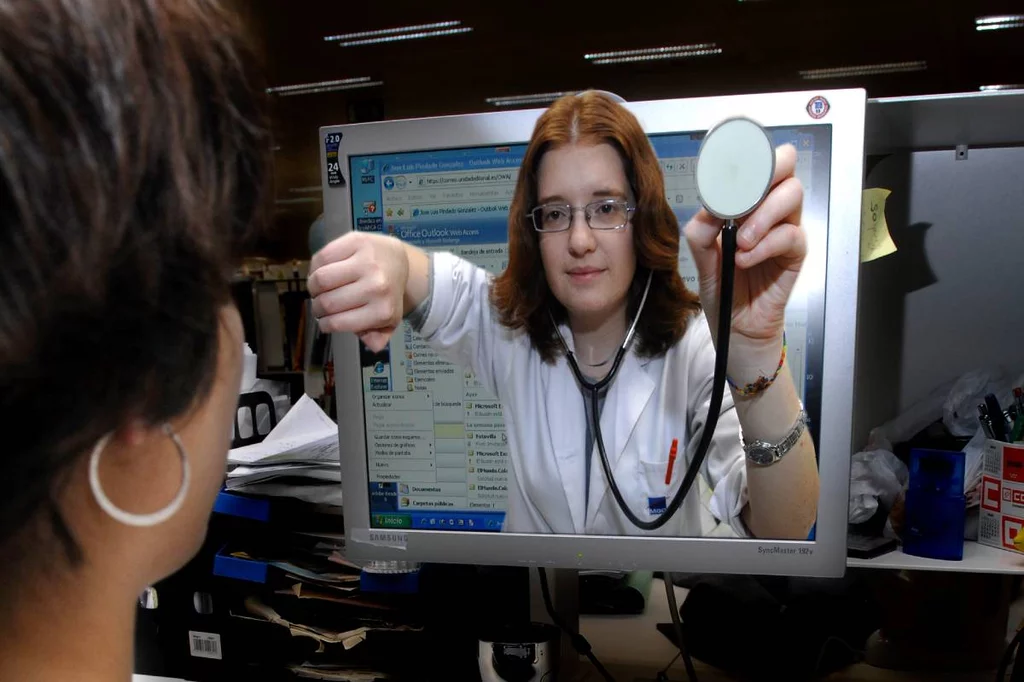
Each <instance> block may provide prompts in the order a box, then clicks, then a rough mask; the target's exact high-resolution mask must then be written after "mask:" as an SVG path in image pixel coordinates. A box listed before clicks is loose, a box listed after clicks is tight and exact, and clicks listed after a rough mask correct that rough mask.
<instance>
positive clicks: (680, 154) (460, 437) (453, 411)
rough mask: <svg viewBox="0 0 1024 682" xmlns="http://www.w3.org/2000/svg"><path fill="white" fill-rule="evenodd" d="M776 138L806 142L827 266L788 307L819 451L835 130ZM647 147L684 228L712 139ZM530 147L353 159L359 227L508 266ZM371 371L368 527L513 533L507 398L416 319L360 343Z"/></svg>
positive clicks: (803, 171)
mask: <svg viewBox="0 0 1024 682" xmlns="http://www.w3.org/2000/svg"><path fill="white" fill-rule="evenodd" d="M768 131H769V133H770V135H771V136H772V137H773V140H774V142H775V144H776V145H780V144H783V143H791V144H793V145H794V146H795V147H796V150H797V166H796V175H797V177H798V178H799V179H800V180H801V182H802V184H803V187H804V209H803V223H804V227H805V229H806V230H807V233H808V242H809V254H808V262H812V261H813V262H814V263H817V264H818V265H816V266H815V267H805V268H804V269H803V271H802V272H801V275H800V278H799V280H798V283H797V286H796V289H795V291H794V292H793V294H792V296H791V298H790V302H789V305H788V308H787V310H786V337H787V342H788V354H787V361H788V365H789V369H790V371H791V373H792V376H793V379H794V383H795V385H796V388H797V391H798V393H799V394H800V398H801V400H802V401H803V403H804V406H805V409H806V411H807V413H808V415H809V418H810V424H811V426H810V431H811V434H812V437H813V438H814V440H815V442H816V444H817V441H818V430H817V425H818V423H819V414H820V406H821V392H822V364H823V336H824V318H825V306H824V298H825V276H826V269H825V254H826V251H827V238H828V227H829V225H828V222H829V221H828V216H829V206H828V203H829V182H830V177H829V176H830V168H831V160H832V159H831V150H832V143H833V140H832V134H833V131H832V127H831V126H830V125H823V124H812V125H805V126H790V127H769V128H768ZM649 139H650V141H651V144H652V146H653V148H654V151H655V154H656V155H657V157H658V159H659V161H660V165H661V170H662V173H663V175H664V180H665V196H666V198H667V200H668V203H669V205H670V206H671V207H672V209H673V210H674V212H675V214H676V216H677V218H678V220H679V225H680V229H681V228H682V226H683V225H685V224H686V222H687V221H688V220H689V219H690V218H691V217H692V216H693V215H694V214H695V213H696V212H697V211H698V210H699V208H700V203H699V200H698V196H697V191H696V189H695V183H694V168H695V163H696V158H697V153H698V150H699V148H700V143H701V139H702V133H701V132H698V133H685V132H680V133H670V134H651V135H650V136H649ZM525 149H526V146H525V145H524V144H516V145H508V146H473V147H464V148H447V149H438V150H418V151H410V152H396V153H384V154H367V155H353V156H350V157H348V164H349V172H350V178H351V179H352V180H351V202H352V206H351V210H352V223H353V224H352V227H353V229H355V230H363V231H369V232H376V233H384V234H389V235H394V236H396V237H398V238H399V239H402V240H404V241H407V242H409V243H411V244H414V245H417V246H419V247H422V248H423V249H425V250H428V251H448V252H451V253H454V254H456V255H458V256H460V257H462V258H464V259H466V260H468V261H471V262H472V263H474V264H476V265H478V266H480V267H482V268H484V269H485V270H487V271H489V272H492V273H498V272H501V271H502V270H503V269H504V268H505V266H506V263H507V253H508V246H507V243H508V212H509V204H510V203H511V200H512V196H513V192H514V189H515V184H516V178H517V175H518V172H519V166H520V163H521V162H522V159H523V154H524V152H525ZM680 245H681V247H680V254H679V256H680V259H679V268H680V274H681V275H682V277H683V279H684V281H685V283H686V285H687V287H688V288H690V289H691V290H696V277H697V273H696V267H695V265H694V264H693V262H692V259H691V256H690V252H689V249H688V247H687V245H686V242H685V240H684V239H682V238H681V239H680ZM360 365H361V369H362V392H363V396H362V397H363V400H362V407H363V419H364V424H365V433H366V448H365V457H366V471H367V473H368V481H367V484H368V486H369V491H368V493H369V494H368V499H369V519H370V527H371V528H381V529H412V530H452V531H470V532H479V533H496V532H500V531H502V530H503V528H504V525H505V514H506V499H507V496H508V484H509V471H510V467H509V449H508V443H507V437H506V433H505V430H504V421H503V417H502V406H501V404H500V403H499V402H498V399H497V398H496V396H494V395H492V394H490V393H488V392H487V391H486V390H484V388H483V387H482V386H481V385H480V384H479V383H478V382H477V381H476V380H475V378H474V376H473V374H472V372H470V371H469V370H468V369H466V368H463V367H460V366H457V365H453V364H451V363H449V362H447V361H446V360H445V359H444V358H442V357H441V356H439V355H438V354H437V353H435V352H434V351H433V350H432V349H431V347H430V346H429V345H428V344H427V343H426V342H425V341H424V340H423V338H421V337H420V336H419V335H418V334H417V333H416V332H415V331H413V330H412V328H411V327H410V326H409V325H408V324H406V323H403V324H402V325H401V326H400V327H399V328H398V330H397V331H396V332H395V334H394V336H393V337H392V338H391V342H390V344H389V346H388V347H387V348H386V349H385V350H384V351H382V352H380V353H373V352H371V351H369V350H368V349H367V348H366V347H365V346H363V345H362V344H360ZM581 409H582V403H581ZM582 437H583V434H581V438H582ZM595 466H596V465H595ZM697 490H698V488H697V486H694V488H693V491H692V492H691V493H690V494H699V493H698V492H697Z"/></svg>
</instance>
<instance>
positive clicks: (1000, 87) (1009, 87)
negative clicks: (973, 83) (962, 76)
mask: <svg viewBox="0 0 1024 682" xmlns="http://www.w3.org/2000/svg"><path fill="white" fill-rule="evenodd" d="M978 89H979V90H981V91H982V92H993V91H996V90H1024V83H1012V84H1005V85H982V86H981V87H979V88H978Z"/></svg>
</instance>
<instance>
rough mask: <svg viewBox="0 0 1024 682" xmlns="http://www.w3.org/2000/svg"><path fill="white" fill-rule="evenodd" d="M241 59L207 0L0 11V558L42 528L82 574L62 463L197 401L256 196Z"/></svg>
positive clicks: (60, 4)
mask: <svg viewBox="0 0 1024 682" xmlns="http://www.w3.org/2000/svg"><path fill="white" fill-rule="evenodd" d="M252 57H253V53H251V51H250V50H249V49H248V48H246V47H245V43H244V41H242V40H241V33H240V29H239V25H238V22H237V20H236V19H235V18H234V17H233V16H232V15H230V14H229V13H227V12H226V11H224V10H223V9H222V8H221V7H220V6H219V5H218V4H217V3H216V2H212V1H206V0H166V1H160V0H25V1H24V2H0V263H2V264H3V266H2V268H0V415H3V429H2V431H3V447H2V449H0V453H2V454H0V471H2V472H3V473H2V474H0V478H2V480H3V482H4V491H3V494H2V495H0V562H7V561H8V560H10V559H12V558H13V556H14V555H15V554H17V553H18V552H17V549H18V548H20V549H24V546H25V545H28V544H29V542H36V541H37V539H38V538H37V534H36V533H32V532H30V531H29V528H30V527H32V528H34V526H35V524H34V523H33V522H35V521H40V522H42V523H40V524H39V530H45V529H46V528H47V527H49V528H51V529H52V531H53V534H54V535H55V536H56V538H57V539H59V540H60V541H62V544H63V547H64V549H65V550H66V552H67V554H68V557H69V559H70V560H71V563H72V564H74V563H76V562H77V561H79V560H80V549H79V548H78V546H77V544H76V543H75V541H74V538H72V537H71V534H70V532H69V530H68V527H67V525H66V523H65V522H64V520H63V519H62V518H61V514H60V512H59V510H58V505H57V501H56V500H57V496H58V493H59V491H60V488H61V485H62V480H63V478H65V477H64V476H63V475H62V474H65V473H66V472H67V470H68V467H69V465H70V464H71V463H72V462H74V461H75V460H76V458H77V457H79V456H80V455H81V454H82V453H83V452H87V451H88V449H89V448H90V447H91V446H92V445H93V444H94V443H95V442H96V441H97V440H98V439H99V438H100V437H101V436H102V435H103V434H105V433H107V432H110V431H112V430H114V429H116V428H117V427H119V426H121V425H123V424H124V423H126V421H127V420H128V419H130V418H139V419H142V420H144V421H145V422H146V423H150V424H157V423H160V422H162V421H164V420H167V419H169V418H171V417H174V416H179V415H182V414H185V413H186V412H187V411H188V410H189V409H190V408H191V407H193V406H195V405H196V404H197V403H199V402H200V401H201V400H202V399H203V398H205V397H206V396H207V395H208V394H209V391H210V388H211V386H212V380H213V376H214V372H215V369H216V362H217V352H218V348H219V344H218V339H219V328H220V317H219V314H220V311H221V309H222V307H223V306H224V305H225V304H227V303H229V302H230V290H229V280H230V277H231V274H232V269H233V265H234V264H235V262H236V260H237V259H239V258H240V256H241V255H242V250H243V249H244V248H245V246H246V244H247V241H246V240H247V238H248V236H250V235H252V234H253V233H254V228H258V227H259V226H260V224H261V220H262V216H263V214H264V211H263V206H264V204H265V199H266V197H267V193H268V189H269V188H268V177H269V172H268V168H269V152H270V148H271V143H270V139H269V123H268V120H267V118H266V113H265V104H264V102H263V98H264V96H265V95H264V91H263V88H262V87H261V86H259V84H258V83H257V82H256V80H255V79H256V76H257V72H256V71H255V69H254V65H253V61H252ZM47 521H48V522H50V523H49V525H47V523H46V522H47ZM20 538H23V539H25V540H26V542H21V541H20ZM15 545H17V546H18V547H15ZM2 601H3V600H2V599H0V603H2Z"/></svg>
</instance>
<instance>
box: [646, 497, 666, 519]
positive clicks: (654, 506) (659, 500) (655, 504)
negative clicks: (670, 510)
mask: <svg viewBox="0 0 1024 682" xmlns="http://www.w3.org/2000/svg"><path fill="white" fill-rule="evenodd" d="M667 506H668V505H667V503H666V502H665V498H664V497H648V498H647V513H648V514H651V515H652V516H655V515H657V514H664V513H665V508H666V507H667Z"/></svg>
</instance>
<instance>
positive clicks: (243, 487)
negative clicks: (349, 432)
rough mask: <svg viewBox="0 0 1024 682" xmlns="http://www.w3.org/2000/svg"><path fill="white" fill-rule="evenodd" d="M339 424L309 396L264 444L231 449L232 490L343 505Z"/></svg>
mask: <svg viewBox="0 0 1024 682" xmlns="http://www.w3.org/2000/svg"><path fill="white" fill-rule="evenodd" d="M338 453H339V449H338V426H337V424H335V423H334V421H333V420H332V419H331V418H330V417H328V416H327V414H326V413H325V412H324V411H323V410H322V409H320V406H319V405H317V404H316V402H315V401H313V400H312V399H310V397H309V396H306V395H303V396H302V398H300V399H299V402H297V403H296V404H295V406H294V407H292V408H291V410H289V411H288V414H287V415H285V417H284V419H282V420H281V421H280V423H278V425H277V426H275V427H274V428H273V429H272V430H271V432H270V433H269V434H267V437H266V438H265V439H264V440H263V441H262V442H260V443H256V444H254V445H246V446H244V447H240V448H234V449H232V450H231V451H230V452H229V453H228V466H229V467H230V470H229V471H228V478H227V489H228V490H232V491H235V492H244V493H248V494H254V495H268V496H272V497H293V498H297V499H300V500H304V501H306V502H312V503H316V504H331V505H337V506H340V505H341V462H340V460H339V454H338Z"/></svg>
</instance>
